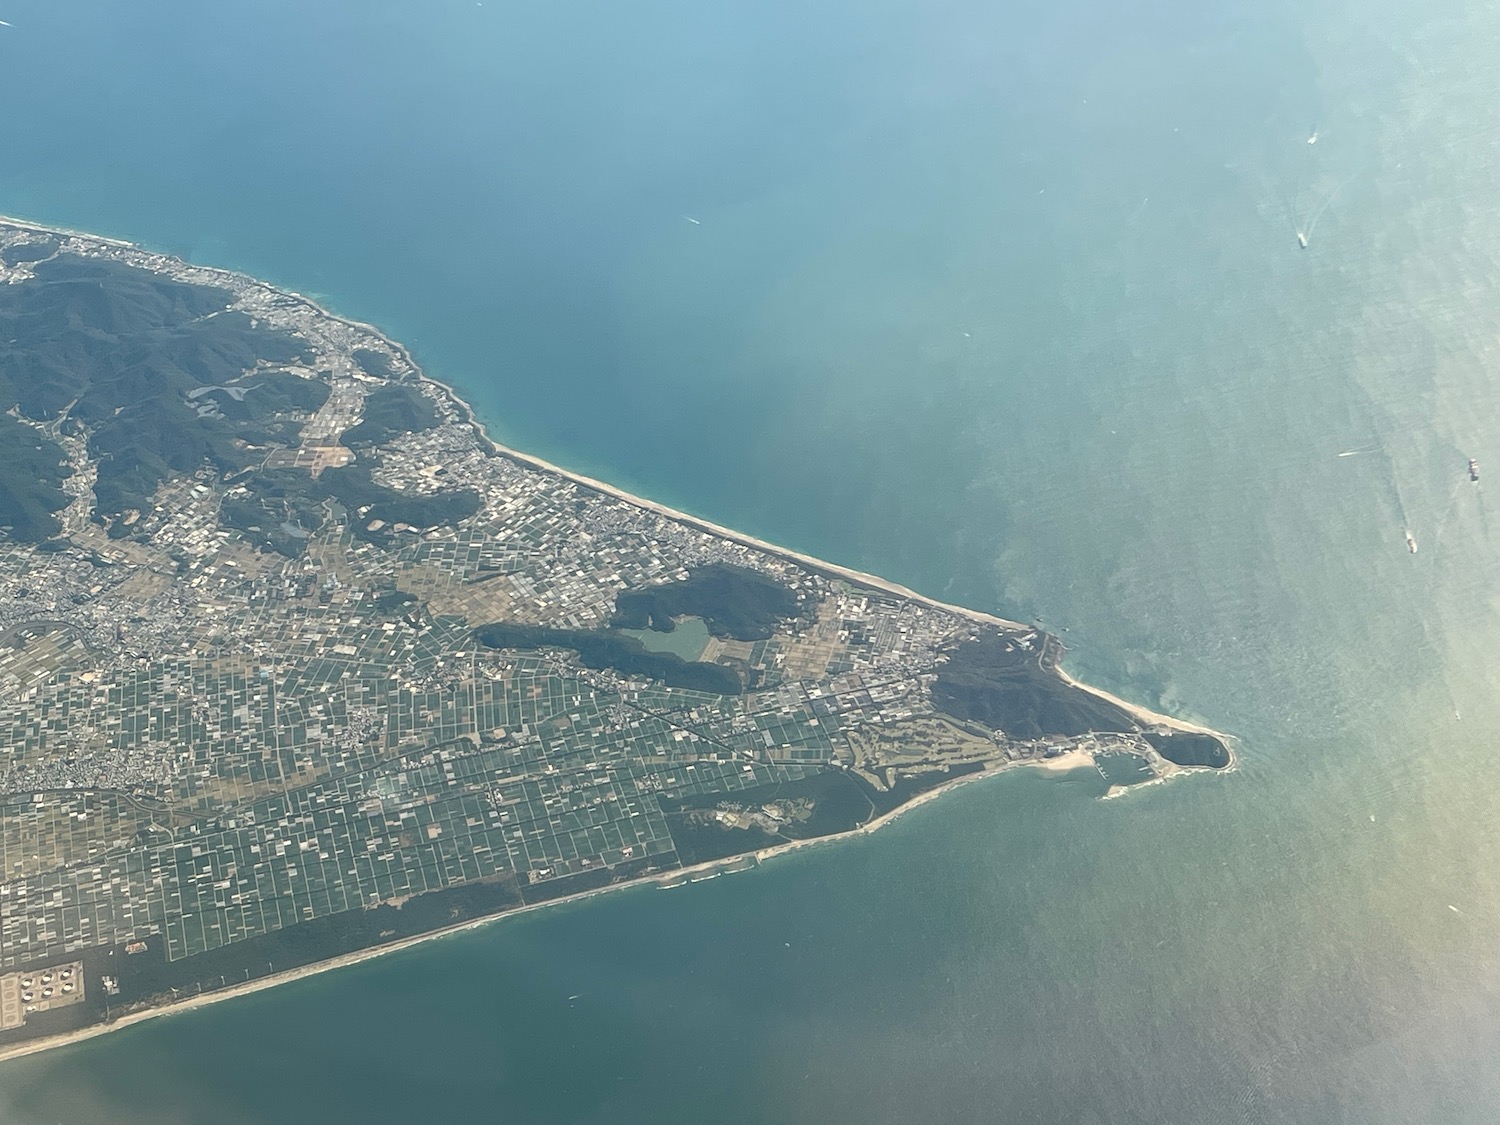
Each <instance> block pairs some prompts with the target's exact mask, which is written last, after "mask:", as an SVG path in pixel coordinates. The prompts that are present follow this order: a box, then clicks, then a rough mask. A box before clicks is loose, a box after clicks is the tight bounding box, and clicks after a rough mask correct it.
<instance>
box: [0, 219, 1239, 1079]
mask: <svg viewBox="0 0 1500 1125" xmlns="http://www.w3.org/2000/svg"><path fill="white" fill-rule="evenodd" d="M0 225H4V226H10V227H12V228H15V229H19V230H24V231H27V232H30V233H34V234H39V235H46V236H59V235H60V236H64V237H68V238H76V239H79V240H82V241H84V242H92V243H97V244H99V245H102V246H107V247H111V248H115V249H125V250H130V251H133V252H137V253H140V254H143V255H146V256H148V257H151V258H156V259H159V260H162V261H166V262H172V263H177V264H180V265H182V266H184V267H186V268H189V269H192V270H195V271H201V272H203V273H204V274H206V275H209V276H218V277H222V278H226V279H229V280H231V281H233V282H234V283H235V284H237V285H239V286H252V287H254V288H256V289H258V290H261V291H262V292H266V293H270V294H275V295H276V296H279V297H284V298H290V299H293V300H295V301H297V302H300V303H301V304H302V305H303V306H305V307H306V308H307V309H308V310H310V311H312V312H313V313H315V314H316V315H318V316H320V317H325V318H327V319H328V320H330V321H334V322H338V323H341V324H344V325H346V326H349V327H351V328H354V329H357V330H358V331H360V332H364V333H368V334H369V335H371V336H373V337H375V338H376V339H378V340H379V341H381V342H382V343H383V344H384V345H385V346H387V347H389V348H390V349H391V351H392V352H394V353H395V354H396V355H398V356H400V357H401V359H402V360H403V361H405V362H406V363H407V364H408V365H409V366H410V368H411V370H412V371H413V372H414V373H415V375H416V377H417V378H418V379H420V380H421V381H422V382H424V383H427V384H430V385H432V386H433V387H435V388H436V389H437V390H438V391H439V392H440V393H441V394H442V395H443V396H445V399H446V401H448V402H449V403H451V404H452V405H453V406H454V407H455V409H456V410H458V411H459V413H460V415H461V416H462V418H463V419H464V421H465V422H466V423H467V424H468V425H470V426H472V427H473V428H474V430H475V432H476V433H477V434H478V435H479V437H480V438H481V439H482V440H483V441H484V443H485V444H486V445H487V446H488V447H489V448H490V449H491V450H492V451H493V453H494V454H495V455H497V456H502V457H506V458H508V459H510V460H513V461H515V462H517V463H519V464H522V465H525V466H527V467H529V468H531V469H533V470H536V471H538V472H543V473H547V474H551V475H553V476H555V477H558V478H561V479H563V480H567V481H570V482H572V483H574V484H576V485H578V486H580V487H582V488H586V489H589V490H591V491H594V492H597V493H600V494H603V495H607V496H610V497H612V498H614V499H617V500H619V501H621V502H623V503H626V504H630V505H633V506H635V507H637V508H640V509H643V510H646V511H651V512H653V513H655V514H657V515H661V516H663V517H665V518H667V519H670V520H673V521H675V522H678V523H682V524H685V525H687V526H690V527H694V528H696V529H698V530H701V531H705V532H708V533H710V534H712V535H715V536H718V537H720V538H723V539H726V540H729V541H731V542H735V543H739V544H741V545H743V546H747V547H751V548H754V549H756V550H759V551H762V552H765V553H766V554H770V555H773V556H776V557H779V558H782V559H785V560H787V561H790V562H793V563H796V564H798V565H801V566H804V567H808V568H811V569H815V570H817V571H820V572H822V573H824V574H828V575H833V576H837V577H840V578H844V579H847V580H849V581H851V582H855V583H857V584H859V585H863V586H867V587H870V588H872V589H875V590H879V591H882V592H884V593H888V594H891V595H894V596H896V597H899V598H903V599H908V600H910V601H912V602H915V603H917V604H919V605H923V606H927V607H929V608H932V609H936V610H940V611H942V612H946V613H951V614H954V615H955V616H959V617H963V618H965V619H968V620H970V621H973V622H975V623H976V624H980V625H987V626H993V627H997V628H1000V629H1004V630H1007V631H1017V630H1020V631H1030V630H1032V629H1033V628H1036V627H1034V626H1029V625H1025V624H1022V623H1020V622H1016V621H1010V620H1007V619H1005V618H1002V617H998V616H996V615H994V614H990V613H985V612H983V611H981V610H975V609H970V608H968V607H965V606H959V605H953V604H951V603H947V602H942V601H939V600H937V599H935V598H931V597H928V596H926V595H924V594H921V593H918V592H917V591H915V590H912V589H910V588H908V587H905V586H902V585H900V584H898V583H895V582H891V581H889V580H887V579H884V578H881V577H879V576H878V575H873V574H868V573H865V572H863V571H859V570H855V569H853V568H851V567H846V566H842V565H840V564H838V563H833V562H829V561H827V560H824V559H819V558H817V557H815V556H812V555H808V554H805V553H802V552H799V551H795V550H792V549H790V548H786V547H782V546H780V545H777V544H775V543H771V542H768V541H766V540H764V539H760V538H757V537H755V536H752V535H748V534H745V533H743V532H739V531H736V530H734V529H733V528H729V527H725V526H723V525H722V524H718V523H714V522H713V521H711V520H708V519H705V518H702V517H699V516H694V515H691V514H690V513H687V512H683V511H679V510H677V509H674V508H671V507H668V506H667V505H664V504H660V503H658V502H656V501H653V500H650V499H647V498H644V497H640V496H636V495H634V494H632V493H629V492H626V491H624V490H623V489H621V488H618V487H616V486H614V485H611V484H609V483H607V482H605V481H600V480H597V479H595V478H592V477H588V476H585V475H583V474H580V473H576V472H573V471H571V470H569V469H566V468H564V467H562V466H559V465H556V464H553V463H552V462H549V461H546V460H544V459H542V458H540V457H535V456H533V455H531V454H528V453H525V452H522V451H520V450H516V449H513V448H510V447H508V446H505V445H502V444H501V443H499V442H497V441H495V440H494V439H493V438H492V437H491V436H490V434H489V431H488V428H487V427H486V426H485V424H484V422H483V421H482V420H481V419H480V418H479V417H478V416H477V414H476V413H475V411H474V408H473V407H472V406H471V405H470V404H469V403H468V402H467V401H466V400H465V399H464V398H463V397H462V396H461V395H460V394H459V393H458V392H457V391H456V390H455V389H454V388H453V387H451V386H449V385H448V384H446V383H443V382H441V381H440V380H438V379H435V378H433V377H431V376H429V375H427V374H426V372H425V371H424V370H423V368H422V366H421V365H420V364H419V363H417V361H416V360H415V358H414V357H413V356H412V354H411V352H410V351H409V349H408V348H407V347H406V346H405V345H404V344H401V343H399V342H397V341H395V340H392V339H391V338H390V337H388V336H387V335H386V334H385V333H384V332H382V331H381V330H380V329H379V328H378V327H376V326H375V325H372V324H369V323H367V322H364V321H359V320H355V319H353V318H350V317H346V316H341V315H339V314H338V313H335V312H332V311H331V310H329V309H327V308H326V307H324V306H323V305H321V304H320V303H318V302H317V301H316V300H314V299H312V298H310V297H308V296H306V295H304V294H302V293H298V292H296V291H295V290H290V289H283V288H279V287H277V286H275V285H272V284H270V283H269V282H266V281H264V280H262V279H260V278H256V277H253V276H251V275H248V274H244V273H240V272H238V271H234V270H228V269H223V268H220V267H215V266H205V265H199V264H197V263H192V262H186V261H183V260H182V259H180V258H177V257H175V256H173V255H170V254H165V253H160V252H158V251H154V250H149V249H146V248H144V247H140V246H137V245H135V244H134V243H130V242H126V241H122V240H119V239H111V238H106V237H102V236H99V235H95V234H92V233H89V232H85V231H76V230H71V229H68V228H64V227H56V226H50V225H47V224H42V223H37V222H33V221H30V220H26V219H19V218H15V217H13V216H8V215H4V214H0ZM1052 672H1053V674H1055V675H1057V676H1058V677H1059V678H1060V679H1061V680H1062V681H1063V683H1065V684H1066V685H1068V686H1070V687H1073V688H1075V689H1077V690H1080V691H1082V692H1085V693H1087V694H1090V695H1092V696H1094V697H1096V698H1098V699H1100V700H1103V701H1106V702H1108V703H1110V704H1112V705H1114V706H1116V707H1118V708H1120V709H1121V710H1123V711H1124V712H1125V713H1126V714H1128V715H1129V716H1130V717H1131V718H1132V719H1134V720H1136V721H1137V722H1139V723H1141V724H1142V725H1143V726H1151V727H1158V728H1165V729H1168V730H1174V731H1180V732H1184V733H1194V734H1206V735H1210V736H1212V737H1214V738H1217V739H1218V740H1220V741H1221V742H1222V743H1223V745H1224V747H1225V749H1226V751H1227V752H1228V754H1229V764H1228V765H1227V766H1226V767H1224V769H1233V768H1234V766H1235V752H1234V748H1233V745H1232V744H1231V742H1230V740H1229V739H1228V738H1227V737H1226V736H1224V735H1222V734H1220V733H1219V732H1217V731H1214V730H1212V729H1210V728H1208V727H1205V726H1201V725H1199V724H1196V723H1192V722H1189V721H1186V720H1183V719H1178V718H1174V717H1172V716H1168V715H1162V714H1159V713H1158V712H1155V711H1152V710H1150V709H1149V708H1146V707H1143V706H1141V705H1139V704H1134V703H1131V702H1129V701H1128V700H1124V699H1121V698H1119V697H1118V696H1116V695H1114V694H1112V693H1110V692H1107V691H1104V690H1102V689H1100V688H1096V687H1093V686H1091V685H1089V684H1085V683H1081V682H1079V681H1077V680H1075V679H1074V678H1073V677H1072V676H1070V675H1068V673H1067V672H1065V671H1063V670H1062V669H1061V668H1060V667H1054V668H1053V669H1052ZM1093 764H1094V763H1093V760H1092V758H1090V757H1089V756H1088V755H1087V754H1083V753H1081V752H1080V753H1074V754H1067V755H1063V756H1062V757H1060V758H1056V759H1029V760H1022V761H1017V762H1008V763H1004V764H1000V765H997V766H995V767H994V768H987V769H984V770H982V771H980V772H976V773H968V774H962V775H960V776H957V777H954V778H950V779H949V780H947V781H944V782H942V783H940V784H938V785H936V786H934V787H933V788H931V789H929V790H926V791H924V792H922V793H920V794H918V795H916V796H915V797H913V798H912V799H911V800H909V801H906V802H905V803H903V804H901V805H900V806H898V807H896V808H894V809H891V810H890V811H888V812H886V813H883V814H881V815H879V816H877V817H875V818H874V819H872V820H870V821H868V822H866V823H864V824H862V825H859V826H857V827H855V828H851V829H848V830H847V831H843V832H836V833H831V834H829V835H826V836H818V837H813V838H811V839H805V840H792V841H787V842H785V843H782V844H777V845H773V846H771V847H768V848H763V849H761V850H759V851H755V852H745V853H740V854H739V855H737V856H732V857H727V858H725V859H716V860H710V861H706V862H704V863H699V864H694V865H692V866H690V867H677V868H673V869H672V870H670V871H666V872H658V873H654V874H651V875H646V876H641V877H637V878H633V879H627V880H623V881H621V882H619V883H615V884H611V885H609V886H605V887H596V888H594V889H591V890H587V891H580V892H578V893H576V894H572V895H565V896H562V897H560V898H557V899H552V900H548V901H546V902H540V903H531V904H527V905H522V906H518V907H514V908H512V909H509V910H504V911H501V912H500V913H496V914H491V915H488V916H486V917H482V918H475V919H470V920H468V921H465V922H461V923H458V924H456V925H453V926H449V927H443V928H440V929H436V930H431V931H428V932H427V933H422V934H416V935H413V936H411V937H408V938H403V939H400V940H398V941H395V942H391V943H389V944H386V945H378V946H370V947H368V948H365V949H361V950H357V951H355V952H352V953H347V954H342V955H339V956H337V957H332V958H329V959H327V960H323V961H317V962H313V963H311V964H308V965H304V966H300V967H298V968H295V969H289V970H285V971H284V972H281V973H273V974H271V975H268V976H265V977H260V978H257V979H256V980H253V981H247V982H242V983H239V984H235V985H230V986H228V987H225V988H221V989H218V990H215V991H213V992H210V993H201V994H198V995H196V996H193V997H192V998H190V999H185V1000H181V1001H177V1002H174V1003H170V1004H163V1005H160V1006H157V1007H152V1008H146V1009H143V1010H140V1011H136V1012H131V1013H129V1014H127V1015H124V1016H121V1017H119V1018H118V1019H115V1020H113V1021H110V1022H107V1023H99V1024H94V1025H92V1026H90V1027H86V1028H80V1029H77V1030H75V1031H72V1032H67V1033H64V1034H61V1035H57V1036H52V1037H47V1038H38V1039H34V1040H27V1041H23V1042H20V1043H16V1044H13V1045H10V1046H7V1047H0V1062H4V1061H8V1060H10V1059H14V1058H21V1057H25V1056H28V1055H33V1054H38V1053H41V1052H43V1051H48V1050H52V1049H54V1048H57V1047H64V1046H69V1045H72V1044H74V1043H79V1042H83V1041H85V1040H88V1039H93V1038H96V1037H98V1036H101V1035H105V1034H108V1033H110V1032H113V1031H118V1030H122V1029H124V1028H127V1027H130V1026H133V1025H135V1024H139V1023H142V1022H144V1021H146V1020H149V1019H155V1018H157V1017H160V1016H168V1015H172V1014H175V1013H178V1012H186V1011H191V1010H194V1009H196V1008H201V1007H205V1006H207V1005H210V1004H215V1003H218V1002H220V1001H223V1000H229V999H233V998H235V997H238V996H245V995H250V994H251V993H255V992H259V991H261V990H262V989H267V988H272V987H275V986H278V985H281V984H285V983H288V982H290V981H294V980H298V979H302V978H306V977H311V976H315V975H317V974H319V973H323V972H327V971H330V970H333V969H339V968H344V967H346V966H350V965H356V964H360V963H361V962H364V961H368V960H371V959H373V958H375V957H381V956H384V955H386V954H389V953H395V952H399V951H401V950H404V949H408V948H411V947H412V946H415V945H418V944H421V943H423V942H427V941H432V940H435V939H437V938H442V937H447V936H449V935H452V934H456V933H462V932H464V931H467V930H472V929H476V928H478V927H481V926H486V925H489V924H491V923H493V922H498V921H501V920H503V919H507V918H511V917H517V916H519V915H522V914H526V913H529V912H531V911H534V910H541V909H544V908H546V907H552V906H560V905H563V904H567V903H577V902H582V901H584V900H586V899H589V898H592V897H595V896H597V895H602V894H607V893H609V892H612V891H617V890H621V889H624V888H626V887H637V886H646V885H649V884H651V883H653V882H654V883H657V884H661V883H663V882H666V881H669V880H674V879H677V878H679V877H682V876H691V875H693V874H695V873H703V872H707V871H714V870H722V869H723V868H724V866H725V865H726V864H727V863H733V862H735V861H737V860H743V859H744V858H745V857H747V856H751V857H753V858H754V861H755V864H756V865H758V864H759V863H761V862H765V861H768V860H770V859H773V858H775V857H777V856H780V855H786V854H789V853H791V852H793V851H797V850H800V849H802V848H806V847H811V846H814V845H818V844H825V843H830V842H836V841H840V840H844V839H846V838H849V837H852V836H855V835H866V834H870V833H873V832H876V831H878V830H879V829H881V828H883V827H885V826H886V825H888V824H890V823H892V822H893V821H895V820H897V819H898V818H899V817H901V816H903V815H904V814H906V813H907V812H909V811H910V810H912V809H915V808H917V807H919V806H922V805H925V804H927V803H929V802H931V801H934V800H936V799H937V798H938V797H939V796H941V795H942V794H944V793H947V792H949V791H950V790H952V789H955V788H957V787H958V786H960V785H964V784H967V783H969V782H972V781H976V780H978V779H981V778H987V777H997V776H1000V775H1002V774H1006V773H1009V772H1011V770H1012V769H1016V768H1020V767H1032V768H1039V769H1042V770H1044V771H1046V772H1049V773H1065V772H1068V771H1070V770H1073V769H1077V768H1083V767H1084V766H1092V765H1093ZM1182 772H1200V770H1199V769H1198V768H1194V767H1185V768H1184V769H1183V770H1182ZM1214 772H1222V771H1220V770H1215V771H1214Z"/></svg>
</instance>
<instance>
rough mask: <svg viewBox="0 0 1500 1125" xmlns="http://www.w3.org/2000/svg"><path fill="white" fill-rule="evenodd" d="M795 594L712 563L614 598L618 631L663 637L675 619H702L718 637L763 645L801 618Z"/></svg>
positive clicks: (746, 572) (757, 575) (741, 569)
mask: <svg viewBox="0 0 1500 1125" xmlns="http://www.w3.org/2000/svg"><path fill="white" fill-rule="evenodd" d="M802 611H803V610H802V603H801V602H800V601H799V600H798V598H797V595H796V593H795V592H794V591H792V590H790V589H788V588H787V587H786V586H783V585H782V584H781V583H780V582H777V581H776V580H775V579H774V578H771V577H768V576H767V575H764V574H761V573H760V572H759V571H755V570H746V569H745V568H744V567H738V566H729V565H727V564H725V563H712V564H710V565H708V566H700V567H695V568H694V569H693V571H692V573H691V574H690V575H689V576H688V577H687V578H686V579H684V580H682V581H681V582H666V583H663V584H662V585H660V586H647V587H645V588H643V589H640V590H624V591H622V592H621V593H620V594H619V595H618V596H617V597H616V598H615V618H614V621H612V622H611V624H612V625H613V626H614V627H615V628H617V629H645V628H647V627H648V626H649V627H650V628H652V629H656V630H659V631H660V632H663V633H670V632H671V631H672V629H673V622H672V618H674V617H689V616H690V617H701V618H703V620H704V623H705V624H707V626H708V631H709V632H710V633H712V634H713V635H714V636H716V637H730V638H733V639H734V640H738V641H762V640H765V639H766V638H767V637H769V636H770V635H771V633H772V631H773V630H775V628H776V626H777V625H779V624H780V623H781V622H782V621H785V620H788V619H790V618H793V617H799V616H801V614H802Z"/></svg>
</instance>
